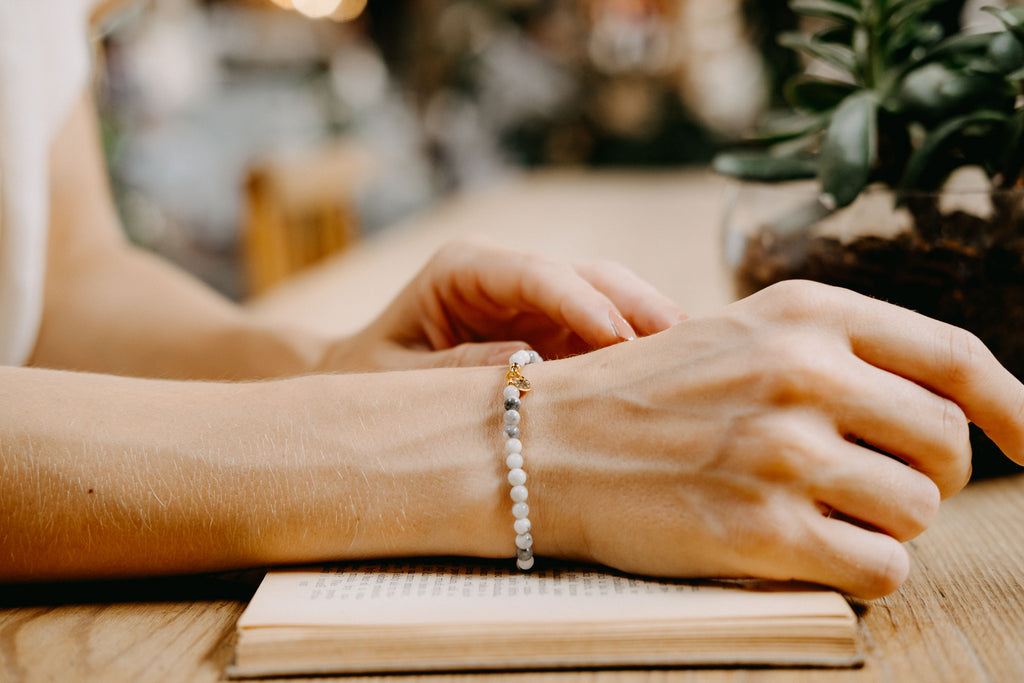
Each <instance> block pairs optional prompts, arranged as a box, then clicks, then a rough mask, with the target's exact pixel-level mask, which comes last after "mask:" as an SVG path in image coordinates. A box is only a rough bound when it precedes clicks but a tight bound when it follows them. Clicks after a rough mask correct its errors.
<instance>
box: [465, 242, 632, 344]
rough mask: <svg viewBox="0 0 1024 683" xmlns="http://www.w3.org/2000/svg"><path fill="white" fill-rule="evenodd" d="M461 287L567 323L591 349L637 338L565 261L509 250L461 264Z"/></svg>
mask: <svg viewBox="0 0 1024 683" xmlns="http://www.w3.org/2000/svg"><path fill="white" fill-rule="evenodd" d="M457 277H460V278H472V279H475V280H476V281H475V282H470V281H466V280H460V282H459V288H460V289H461V290H462V291H474V289H475V290H476V291H481V292H483V293H484V294H485V295H486V296H487V297H488V298H489V299H490V300H491V301H493V302H494V303H495V304H497V305H498V306H500V307H503V308H506V309H509V310H518V311H538V312H541V313H543V314H544V315H546V316H547V317H548V318H549V319H550V320H551V321H552V323H554V324H555V325H560V326H564V327H567V328H568V329H570V330H572V331H573V332H574V333H575V334H577V335H578V336H579V337H580V338H581V339H582V340H583V341H584V342H586V343H587V344H588V345H590V346H591V347H592V348H600V347H603V346H609V345H611V344H615V343H618V342H621V341H625V340H628V339H633V338H635V337H636V331H635V330H634V329H633V328H632V326H631V325H630V324H629V323H628V322H626V320H625V319H624V318H623V317H622V314H621V313H619V310H618V308H617V307H616V306H615V304H614V303H613V302H612V301H611V299H609V298H608V297H607V296H606V295H605V294H603V293H601V292H600V291H598V290H597V289H595V288H594V286H593V285H591V284H590V283H589V282H587V281H586V280H584V279H583V278H582V277H580V275H579V274H578V273H577V272H576V271H575V270H574V269H573V268H572V267H570V266H569V265H568V264H565V263H560V262H557V261H553V260H551V259H547V258H544V257H540V256H537V255H534V254H527V253H524V252H518V251H512V250H508V251H507V252H503V253H502V254H501V258H500V259H498V260H497V261H496V262H492V263H488V265H487V266H486V267H482V266H480V265H478V267H476V268H473V269H468V268H467V269H462V270H461V271H460V273H459V274H458V276H457Z"/></svg>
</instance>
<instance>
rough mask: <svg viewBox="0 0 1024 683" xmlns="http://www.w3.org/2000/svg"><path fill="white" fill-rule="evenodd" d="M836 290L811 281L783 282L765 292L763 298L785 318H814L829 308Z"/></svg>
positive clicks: (766, 289)
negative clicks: (824, 308) (823, 309)
mask: <svg viewBox="0 0 1024 683" xmlns="http://www.w3.org/2000/svg"><path fill="white" fill-rule="evenodd" d="M835 290H836V288H835V287H831V286H829V285H825V284H822V283H820V282H812V281H810V280H783V281H782V282H777V283H775V284H773V285H771V286H770V287H767V288H765V289H764V290H763V292H762V293H763V296H764V297H765V298H766V299H767V300H768V301H769V302H771V304H772V306H773V307H774V308H775V310H777V311H778V313H779V314H780V315H782V316H783V317H785V318H790V319H802V318H808V317H814V316H815V315H816V314H817V313H818V312H819V311H820V310H821V309H822V308H823V307H827V306H829V304H830V302H831V301H832V299H833V298H834V293H835Z"/></svg>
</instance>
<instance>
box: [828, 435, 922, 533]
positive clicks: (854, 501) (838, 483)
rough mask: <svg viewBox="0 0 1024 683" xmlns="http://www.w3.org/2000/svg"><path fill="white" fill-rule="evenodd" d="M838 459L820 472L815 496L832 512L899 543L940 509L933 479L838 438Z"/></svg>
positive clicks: (834, 452)
mask: <svg viewBox="0 0 1024 683" xmlns="http://www.w3.org/2000/svg"><path fill="white" fill-rule="evenodd" d="M832 455H833V456H834V458H833V461H832V462H831V463H830V465H829V466H828V467H824V468H820V469H819V470H818V472H817V473H816V477H815V478H814V483H813V484H812V491H811V493H812V495H814V496H815V497H816V498H817V500H818V501H819V502H820V503H821V504H823V505H824V506H825V507H826V509H827V510H828V511H829V514H831V512H832V511H835V512H837V513H838V514H839V515H840V517H844V518H850V519H853V520H858V521H859V522H862V523H863V524H865V525H867V526H869V527H873V528H874V529H877V530H878V531H881V532H883V533H886V534H888V535H890V536H892V537H893V538H895V539H896V540H898V541H909V540H910V539H912V538H915V537H916V536H917V535H918V534H920V533H921V532H923V531H924V530H925V529H926V528H928V526H929V525H930V524H931V523H932V521H933V520H934V519H935V515H936V514H937V513H938V510H939V500H940V494H939V489H938V487H937V486H936V485H935V482H933V481H932V480H931V479H930V478H929V477H928V476H926V475H925V474H923V473H921V472H918V471H917V470H915V469H913V468H911V467H907V466H906V465H904V464H903V463H900V462H898V461H896V460H893V459H892V458H890V457H888V456H886V455H883V454H881V453H876V452H875V451H872V450H869V449H867V448H863V447H861V446H857V445H855V444H852V443H849V442H847V441H843V440H841V439H837V441H836V444H835V446H834V448H833V451H832Z"/></svg>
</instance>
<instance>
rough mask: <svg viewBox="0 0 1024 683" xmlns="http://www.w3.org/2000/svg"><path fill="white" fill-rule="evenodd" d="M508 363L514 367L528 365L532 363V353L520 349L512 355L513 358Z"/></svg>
mask: <svg viewBox="0 0 1024 683" xmlns="http://www.w3.org/2000/svg"><path fill="white" fill-rule="evenodd" d="M508 362H509V363H511V364H513V365H526V364H527V363H529V362H530V352H529V351H527V350H526V349H520V350H519V351H516V352H515V353H513V354H512V357H511V358H509V359H508Z"/></svg>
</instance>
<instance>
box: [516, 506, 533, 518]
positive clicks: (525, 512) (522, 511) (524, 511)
mask: <svg viewBox="0 0 1024 683" xmlns="http://www.w3.org/2000/svg"><path fill="white" fill-rule="evenodd" d="M512 516H513V517H515V518H516V519H526V518H527V517H529V516H530V506H529V505H527V504H526V503H516V504H515V505H513V506H512Z"/></svg>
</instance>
